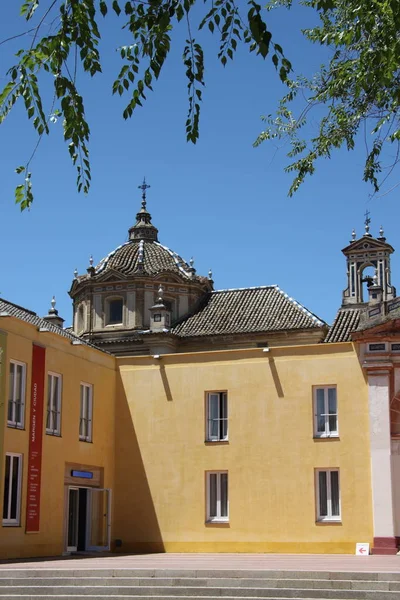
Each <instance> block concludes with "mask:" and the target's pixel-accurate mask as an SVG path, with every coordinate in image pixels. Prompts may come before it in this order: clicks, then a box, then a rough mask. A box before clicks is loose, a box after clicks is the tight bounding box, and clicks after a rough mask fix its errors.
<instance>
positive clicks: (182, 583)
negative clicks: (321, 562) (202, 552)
mask: <svg viewBox="0 0 400 600" xmlns="http://www.w3.org/2000/svg"><path fill="white" fill-rule="evenodd" d="M24 579H25V578H24ZM24 579H23V578H1V577H0V590H1V588H2V587H12V586H21V585H24V586H26V585H28V582H27V581H24ZM26 579H28V581H30V580H31V579H33V581H32V584H29V585H34V586H35V587H38V586H43V587H48V586H54V585H56V586H57V587H60V586H61V587H64V586H84V587H90V586H96V587H97V586H110V587H112V586H115V585H118V586H120V587H127V586H128V587H129V586H130V587H135V588H140V587H141V588H150V587H151V588H165V589H167V590H169V589H170V588H171V587H177V588H193V587H202V588H203V587H206V588H208V589H210V588H226V589H230V588H275V589H276V588H290V589H293V588H295V589H297V588H301V589H324V590H325V589H348V590H358V591H359V590H370V591H373V590H375V591H393V592H395V591H398V592H400V581H370V580H341V579H326V580H325V579H317V580H314V579H277V578H275V579H269V578H268V579H261V578H259V579H247V578H243V579H242V578H214V579H213V578H180V579H179V578H156V577H149V578H143V577H140V578H136V577H95V576H94V577H79V576H78V577H57V578H55V577H47V578H44V577H34V578H26ZM22 582H24V583H22ZM179 594H181V592H179Z"/></svg>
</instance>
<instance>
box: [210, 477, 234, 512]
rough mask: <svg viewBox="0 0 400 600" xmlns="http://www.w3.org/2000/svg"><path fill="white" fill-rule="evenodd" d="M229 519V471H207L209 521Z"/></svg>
mask: <svg viewBox="0 0 400 600" xmlns="http://www.w3.org/2000/svg"><path fill="white" fill-rule="evenodd" d="M228 520H229V502H228V473H227V472H226V471H218V472H214V473H212V472H209V473H207V521H210V522H220V521H228Z"/></svg>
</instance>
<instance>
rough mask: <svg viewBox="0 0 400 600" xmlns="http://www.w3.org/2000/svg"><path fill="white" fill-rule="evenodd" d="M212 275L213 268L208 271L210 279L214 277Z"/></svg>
mask: <svg viewBox="0 0 400 600" xmlns="http://www.w3.org/2000/svg"><path fill="white" fill-rule="evenodd" d="M212 276H213V274H212V271H211V269H210V270H209V271H208V279H210V280H211V279H212Z"/></svg>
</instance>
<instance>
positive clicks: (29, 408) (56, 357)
mask: <svg viewBox="0 0 400 600" xmlns="http://www.w3.org/2000/svg"><path fill="white" fill-rule="evenodd" d="M54 312H56V311H55V309H54ZM52 316H53V317H54V316H56V315H54V314H53V315H52ZM51 321H52V319H51V318H50V321H47V320H45V319H40V318H39V317H37V316H36V315H35V314H34V313H32V312H30V311H27V310H25V309H22V308H21V307H19V306H16V305H13V304H11V303H9V302H5V301H1V300H0V347H1V353H0V354H1V365H0V368H1V377H0V390H1V399H2V402H1V404H0V415H1V416H0V423H1V428H0V431H1V438H0V448H1V450H2V461H1V498H2V500H3V508H2V528H1V535H0V557H1V558H9V557H19V556H51V555H60V554H62V553H64V552H67V551H78V550H79V549H85V550H89V549H90V548H92V547H93V548H96V547H97V548H101V547H103V548H108V546H109V534H110V532H111V513H110V512H109V506H110V507H111V492H110V491H108V490H112V489H113V487H114V459H115V457H114V436H115V385H116V373H115V359H114V358H113V357H112V356H109V355H107V354H106V353H105V352H101V351H99V350H97V349H96V348H94V347H93V346H90V345H89V344H88V343H85V342H81V341H80V340H79V339H77V338H76V337H75V336H73V335H71V334H70V333H68V332H66V331H64V330H62V329H61V327H60V326H57V325H55V324H53V323H52V322H51ZM56 321H57V319H56ZM102 490H106V491H102ZM79 511H80V514H79ZM83 513H84V514H83ZM103 515H106V516H103ZM78 521H80V523H79V530H78Z"/></svg>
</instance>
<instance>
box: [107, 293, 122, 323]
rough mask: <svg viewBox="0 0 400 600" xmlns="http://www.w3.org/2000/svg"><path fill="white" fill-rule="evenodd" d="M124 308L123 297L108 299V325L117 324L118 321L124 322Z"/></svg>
mask: <svg viewBox="0 0 400 600" xmlns="http://www.w3.org/2000/svg"><path fill="white" fill-rule="evenodd" d="M122 309H123V302H122V298H116V299H115V300H109V301H108V311H107V324H108V325H115V324H117V323H122Z"/></svg>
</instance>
